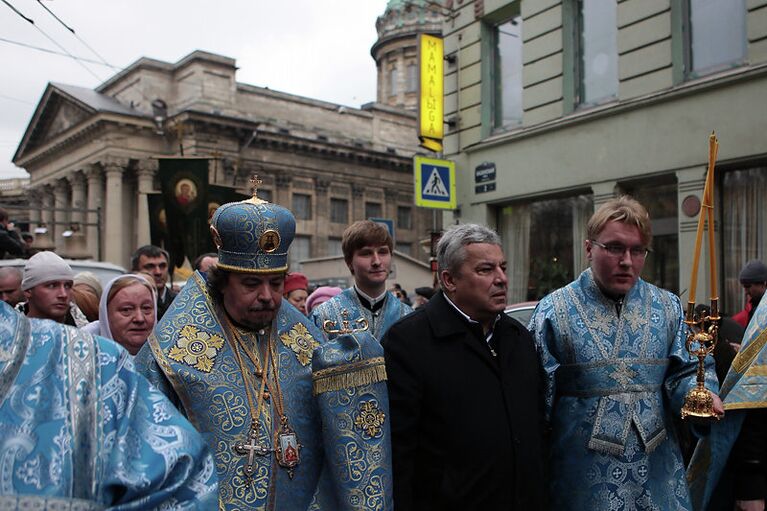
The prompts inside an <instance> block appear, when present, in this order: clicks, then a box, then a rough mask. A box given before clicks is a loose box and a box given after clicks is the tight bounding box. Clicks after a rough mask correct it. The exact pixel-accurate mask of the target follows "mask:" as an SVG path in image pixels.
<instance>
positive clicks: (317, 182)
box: [312, 177, 330, 256]
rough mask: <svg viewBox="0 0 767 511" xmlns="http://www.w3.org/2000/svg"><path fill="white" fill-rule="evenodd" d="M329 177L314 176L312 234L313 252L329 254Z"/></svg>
mask: <svg viewBox="0 0 767 511" xmlns="http://www.w3.org/2000/svg"><path fill="white" fill-rule="evenodd" d="M328 188H330V180H329V179H321V178H319V177H316V178H314V192H315V193H314V198H315V201H316V204H315V210H314V213H315V215H314V218H315V220H314V236H312V243H313V244H314V246H313V247H312V254H318V255H320V256H325V255H327V254H328V233H329V232H330V199H329V198H328Z"/></svg>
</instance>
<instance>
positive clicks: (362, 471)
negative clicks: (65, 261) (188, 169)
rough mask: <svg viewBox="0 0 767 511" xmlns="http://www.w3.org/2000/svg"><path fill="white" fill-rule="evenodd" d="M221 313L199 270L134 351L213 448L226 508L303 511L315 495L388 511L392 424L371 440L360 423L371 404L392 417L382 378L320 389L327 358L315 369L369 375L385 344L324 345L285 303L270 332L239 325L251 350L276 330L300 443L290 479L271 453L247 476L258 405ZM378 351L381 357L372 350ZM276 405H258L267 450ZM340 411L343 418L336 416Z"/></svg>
mask: <svg viewBox="0 0 767 511" xmlns="http://www.w3.org/2000/svg"><path fill="white" fill-rule="evenodd" d="M223 314H225V313H224V312H223V311H222V310H221V308H220V307H219V306H217V305H216V304H215V303H214V301H213V299H212V298H211V296H210V295H209V293H208V289H207V283H206V282H205V280H204V278H203V277H202V276H201V275H200V274H199V273H195V274H194V275H193V276H192V277H190V279H189V280H188V281H187V283H186V285H185V286H184V288H183V289H182V291H181V293H179V295H178V296H177V297H176V299H175V300H174V302H173V304H172V305H171V307H170V308H169V309H168V311H167V312H166V313H165V316H163V319H162V320H161V321H160V322H159V323H158V325H157V326H156V327H155V330H154V332H153V333H152V335H150V337H149V339H148V341H147V345H146V346H144V348H142V350H141V351H140V352H139V353H138V354H137V356H136V364H137V365H138V366H139V367H140V369H141V370H142V372H144V374H146V375H147V377H148V378H149V379H150V381H152V382H153V383H155V384H156V385H158V387H159V388H160V389H161V390H162V391H163V392H165V393H166V394H167V395H168V396H170V397H171V399H172V400H173V401H175V402H177V403H178V404H179V406H180V408H181V409H182V410H183V411H184V413H185V414H186V415H187V416H188V417H189V419H190V421H191V422H192V423H193V424H194V425H195V426H196V427H197V429H198V430H199V431H200V432H201V433H202V434H203V436H204V437H205V439H206V440H207V441H208V443H209V445H210V447H211V449H212V450H213V451H214V452H215V458H216V468H217V471H218V476H219V501H220V504H221V506H222V508H223V509H227V510H254V509H258V510H272V509H280V510H285V511H302V510H306V509H308V508H309V506H310V504H311V503H312V502H313V501H314V505H315V507H316V508H318V509H327V510H344V509H350V510H351V509H391V496H390V495H391V491H390V488H391V486H390V485H391V462H390V460H391V447H390V436H389V433H388V424H387V425H385V427H384V424H382V425H381V427H380V428H379V430H380V431H377V434H376V435H373V436H366V432H365V431H364V430H363V428H362V427H361V426H359V425H358V424H362V423H360V420H361V419H357V418H358V417H368V416H369V410H368V409H369V408H370V407H371V406H372V407H373V408H376V409H377V410H378V411H380V413H382V414H383V415H384V416H385V417H388V398H387V394H386V384H385V381H384V380H385V376H384V377H382V378H377V379H376V378H370V379H366V380H365V381H361V380H360V381H356V383H358V385H352V384H349V385H347V386H343V387H338V386H333V385H330V386H328V385H325V387H324V388H321V389H317V388H314V386H313V379H314V378H315V377H316V376H317V374H315V372H313V369H312V364H313V359H314V358H315V357H319V359H321V360H323V362H324V364H323V367H322V368H317V369H318V371H319V370H320V369H327V368H328V366H334V365H339V364H340V365H342V366H343V367H341V368H340V369H332V370H331V371H330V372H340V373H341V376H344V375H345V374H366V373H370V372H375V371H376V369H375V368H376V367H383V364H384V362H383V356H382V349H381V347H380V345H378V343H376V342H374V341H373V340H372V339H371V338H368V339H367V340H365V342H364V343H346V344H339V343H327V344H323V345H322V346H321V343H323V342H324V338H323V336H322V333H321V332H320V331H319V330H318V329H317V328H316V327H315V326H314V324H312V323H311V322H310V321H309V320H308V318H307V317H306V316H304V315H303V314H301V313H300V312H299V311H298V310H297V309H296V308H294V307H292V306H290V305H289V304H287V302H286V301H283V305H282V306H281V307H280V309H279V311H278V313H277V315H276V317H275V319H274V321H273V322H272V326H271V329H265V331H264V333H263V334H258V333H256V332H251V331H245V330H239V334H240V336H241V338H242V339H243V340H244V341H245V342H246V343H247V344H249V345H250V347H251V351H253V352H255V351H256V348H257V346H258V345H263V344H264V343H266V342H267V336H269V335H271V336H272V342H273V346H275V347H276V348H277V350H278V351H277V357H276V360H277V364H278V366H279V381H280V388H281V391H282V396H283V401H284V406H285V412H286V415H287V416H288V418H289V421H290V426H291V427H292V428H293V429H294V430H295V432H296V434H297V439H298V442H299V443H300V444H301V445H302V448H301V449H300V451H299V456H300V463H299V465H298V466H297V467H296V468H295V474H294V477H293V478H292V479H291V478H290V477H289V475H288V471H287V470H286V469H284V468H282V467H280V466H279V465H278V464H277V461H276V457H275V455H274V452H270V453H268V454H267V455H265V456H256V457H255V462H256V469H255V474H254V475H253V477H252V479H248V478H247V477H246V475H245V473H244V468H245V465H246V463H247V459H248V457H247V456H243V455H241V454H238V453H236V452H234V450H233V446H234V445H235V444H236V443H237V442H246V441H247V440H248V434H249V430H250V426H251V411H250V407H249V405H248V398H247V394H246V392H245V383H244V381H243V376H242V373H241V371H240V367H239V365H238V361H237V359H236V358H235V354H234V351H233V349H232V344H231V343H232V342H234V337H233V332H232V331H231V330H230V328H229V326H227V325H226V324H222V322H221V320H220V318H222V317H223V316H222V315H223ZM234 328H237V327H234ZM371 345H373V346H372V347H371ZM363 348H364V349H363ZM375 349H377V350H378V351H379V352H381V353H380V354H378V355H376V354H375V353H374V352H373V351H371V350H375ZM363 352H364V353H363ZM240 353H241V355H242V358H243V362H244V364H245V365H246V366H247V370H248V371H250V372H251V373H253V372H254V371H255V367H254V365H253V364H252V362H251V361H250V360H249V359H248V357H247V356H246V355H245V353H244V352H243V351H242V349H240ZM363 354H364V356H363ZM347 359H348V360H347ZM354 360H356V361H361V367H353V366H350V365H349V364H348V363H347V362H351V361H354ZM322 374H325V373H324V372H322V373H320V376H322ZM330 380H333V381H337V380H338V378H337V377H336V378H330ZM351 380H355V378H353V377H352V378H350V381H351ZM257 381H258V382H259V383H260V381H261V380H260V379H258V380H257ZM352 383H355V382H352ZM256 394H257V391H255V392H253V396H254V399H255V398H256ZM275 401H276V400H275V399H274V398H271V399H270V400H269V401H265V403H266V404H267V405H266V406H263V408H262V410H261V411H260V420H261V424H263V425H264V426H263V427H262V428H261V431H260V434H259V443H260V444H263V445H266V446H268V447H269V448H270V449H274V448H275V445H274V436H273V432H274V426H275V423H274V422H275V421H278V420H279V415H277V412H276V410H275V408H274V403H275ZM371 402H372V403H373V405H365V408H364V409H363V408H362V404H363V403H371ZM374 416H377V415H375V413H374ZM333 417H338V418H339V419H338V420H335V421H331V418H333ZM343 417H346V420H341V419H342V418H343ZM329 439H333V440H332V441H330V440H329ZM328 442H330V443H328ZM338 467H340V468H341V472H342V475H341V476H338V470H337V468H338ZM323 470H326V472H324V473H323V472H322V471H323ZM321 474H322V481H320V475H321ZM343 474H347V475H346V476H343ZM318 487H319V488H320V489H319V490H318ZM387 493H388V494H387Z"/></svg>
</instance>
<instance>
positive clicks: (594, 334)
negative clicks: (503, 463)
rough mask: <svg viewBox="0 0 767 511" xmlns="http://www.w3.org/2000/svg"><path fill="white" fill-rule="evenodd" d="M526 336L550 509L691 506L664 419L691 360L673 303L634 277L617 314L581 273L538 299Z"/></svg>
mask: <svg viewBox="0 0 767 511" xmlns="http://www.w3.org/2000/svg"><path fill="white" fill-rule="evenodd" d="M530 330H531V332H532V333H533V335H534V336H535V339H536V343H537V345H538V349H539V350H540V353H541V357H542V364H543V367H544V369H545V371H546V373H547V392H546V404H547V415H548V418H549V420H550V421H551V427H552V432H551V443H552V445H551V456H550V468H551V481H550V484H549V499H550V505H551V508H552V509H565V510H566V509H572V510H579V511H580V510H585V509H588V510H603V509H604V510H611V511H623V510H625V511H630V510H655V509H657V510H663V511H667V510H668V511H670V510H689V509H691V505H690V498H689V493H688V489H687V484H686V481H685V470H684V465H683V461H682V455H681V452H680V449H679V444H678V442H677V439H676V436H675V435H674V433H673V425H672V414H676V415H677V416H678V414H679V412H680V410H681V408H682V405H683V401H684V396H685V394H686V393H687V391H688V390H689V389H690V388H692V387H693V386H694V385H695V373H696V366H697V360H693V359H691V358H690V356H689V354H688V353H687V351H686V350H685V333H686V325H685V324H684V322H683V314H682V307H681V304H680V302H679V299H678V298H677V297H676V296H674V295H672V294H671V293H669V292H667V291H664V290H662V289H659V288H657V287H655V286H653V285H651V284H648V283H646V282H644V281H643V280H641V279H640V280H638V281H637V283H636V284H635V285H634V287H633V288H632V289H631V290H630V291H629V293H628V294H627V295H626V296H625V297H624V301H623V304H622V309H621V312H620V315H618V313H617V311H616V308H615V302H613V301H612V300H609V299H608V298H606V297H605V296H604V295H603V294H602V292H601V291H600V290H599V288H598V286H597V284H596V282H595V281H594V277H593V274H592V272H591V269H587V270H586V271H584V272H583V273H582V274H581V275H580V276H579V277H578V279H577V280H575V281H574V282H572V283H571V284H569V285H568V286H566V287H564V288H562V289H559V290H557V291H555V292H553V293H551V294H550V295H548V296H547V297H545V298H544V299H543V300H541V302H540V304H539V305H538V307H537V309H536V311H535V314H534V315H533V318H532V319H531V321H530ZM706 379H707V386H708V388H710V389H713V390H716V389H717V385H716V377H715V375H714V374H713V372H711V371H709V372H707V375H706Z"/></svg>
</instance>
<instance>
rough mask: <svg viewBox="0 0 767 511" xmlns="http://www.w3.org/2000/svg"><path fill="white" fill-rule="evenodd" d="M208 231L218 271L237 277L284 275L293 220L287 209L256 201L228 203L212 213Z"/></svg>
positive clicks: (292, 236) (293, 233)
mask: <svg viewBox="0 0 767 511" xmlns="http://www.w3.org/2000/svg"><path fill="white" fill-rule="evenodd" d="M210 231H211V234H212V236H213V242H214V243H215V244H216V247H217V248H218V267H219V268H221V269H223V270H228V271H234V272H240V273H274V272H280V271H287V269H288V248H290V244H291V243H292V242H293V238H294V237H295V235H296V219H295V217H293V213H291V212H290V211H289V210H288V209H286V208H283V207H282V206H278V205H277V204H270V203H268V202H265V201H261V200H259V199H257V198H253V199H248V200H245V201H242V202H230V203H228V204H224V205H223V206H221V207H220V208H218V209H217V210H216V212H215V213H214V214H213V219H212V220H211V225H210Z"/></svg>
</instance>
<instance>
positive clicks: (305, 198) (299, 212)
mask: <svg viewBox="0 0 767 511" xmlns="http://www.w3.org/2000/svg"><path fill="white" fill-rule="evenodd" d="M293 214H294V215H295V216H296V220H311V219H312V197H311V195H304V194H302V193H294V194H293Z"/></svg>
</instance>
